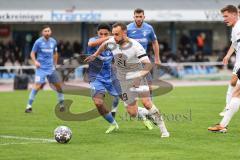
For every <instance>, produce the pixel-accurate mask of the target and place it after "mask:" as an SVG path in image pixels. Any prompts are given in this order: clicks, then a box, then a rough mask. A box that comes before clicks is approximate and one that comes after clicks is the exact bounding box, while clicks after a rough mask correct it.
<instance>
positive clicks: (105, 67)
mask: <svg viewBox="0 0 240 160" xmlns="http://www.w3.org/2000/svg"><path fill="white" fill-rule="evenodd" d="M98 38H99V37H92V38H90V39H89V42H93V41H96V40H97V39H98ZM98 48H99V46H95V47H88V54H89V55H91V54H94V53H95V52H96V51H97V49H98ZM112 59H113V55H112V52H111V51H110V50H105V51H104V52H102V53H101V54H100V55H99V56H98V57H97V58H96V59H95V60H94V61H92V62H90V63H89V79H90V81H94V80H95V79H101V80H102V81H105V80H108V81H109V80H111V79H113V77H112V75H113V74H112V65H111V64H112Z"/></svg>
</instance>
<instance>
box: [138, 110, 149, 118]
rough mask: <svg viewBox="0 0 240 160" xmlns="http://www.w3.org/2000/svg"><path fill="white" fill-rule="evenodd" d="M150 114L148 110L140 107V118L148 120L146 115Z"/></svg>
mask: <svg viewBox="0 0 240 160" xmlns="http://www.w3.org/2000/svg"><path fill="white" fill-rule="evenodd" d="M148 114H149V111H148V110H147V109H146V108H143V107H138V118H139V119H142V120H146V115H148Z"/></svg>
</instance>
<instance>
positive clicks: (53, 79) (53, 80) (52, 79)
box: [47, 71, 65, 112]
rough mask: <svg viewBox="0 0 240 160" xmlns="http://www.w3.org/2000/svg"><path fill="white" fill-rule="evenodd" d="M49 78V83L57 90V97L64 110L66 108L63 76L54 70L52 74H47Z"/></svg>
mask: <svg viewBox="0 0 240 160" xmlns="http://www.w3.org/2000/svg"><path fill="white" fill-rule="evenodd" d="M47 79H48V81H49V83H50V84H51V85H53V86H51V87H52V89H53V90H55V91H56V92H57V99H58V103H59V108H60V111H61V112H63V111H64V110H65V108H64V94H63V90H62V83H61V78H60V77H59V75H58V72H57V71H53V73H52V74H50V75H48V76H47Z"/></svg>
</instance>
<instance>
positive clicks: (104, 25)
mask: <svg viewBox="0 0 240 160" xmlns="http://www.w3.org/2000/svg"><path fill="white" fill-rule="evenodd" d="M100 29H106V30H108V31H111V26H110V25H109V24H107V23H100V24H99V25H98V26H97V30H98V31H99V30H100Z"/></svg>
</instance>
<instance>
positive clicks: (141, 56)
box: [85, 23, 169, 137]
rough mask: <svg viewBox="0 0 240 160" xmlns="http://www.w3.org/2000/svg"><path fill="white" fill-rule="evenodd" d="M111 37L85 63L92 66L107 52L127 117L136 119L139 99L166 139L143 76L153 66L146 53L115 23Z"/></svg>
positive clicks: (159, 115) (162, 124) (121, 25)
mask: <svg viewBox="0 0 240 160" xmlns="http://www.w3.org/2000/svg"><path fill="white" fill-rule="evenodd" d="M112 34H113V37H112V38H110V39H109V40H107V41H106V42H104V43H103V44H102V45H101V46H100V47H99V49H98V50H97V51H96V52H95V53H94V54H93V55H91V56H89V57H87V58H86V59H85V61H86V62H91V61H93V60H95V58H96V57H97V56H98V55H99V54H101V52H103V51H104V50H106V49H110V50H111V52H112V53H113V56H114V62H115V65H116V68H117V78H118V80H119V81H120V86H121V99H122V100H123V101H124V103H125V106H126V109H127V112H128V113H129V115H130V116H131V117H136V116H137V114H138V106H137V98H138V97H139V98H140V99H141V101H142V104H143V106H144V107H145V108H146V109H147V110H148V111H149V112H148V114H149V116H150V117H151V119H152V120H153V122H154V123H155V124H156V125H157V126H158V127H159V129H160V131H161V133H162V136H161V137H169V132H168V131H167V128H166V126H165V124H164V121H163V118H162V116H161V114H160V112H159V110H158V108H157V107H156V106H155V105H154V104H153V102H152V100H151V98H150V91H149V87H148V84H147V80H146V78H145V76H146V75H147V74H148V73H149V71H150V70H151V68H152V65H151V62H150V60H149V58H148V56H147V54H146V51H145V50H144V48H143V47H142V45H141V44H140V43H138V42H137V41H136V40H134V39H131V38H128V37H127V26H126V25H125V24H123V23H115V24H114V25H113V29H112ZM116 128H117V126H116Z"/></svg>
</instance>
